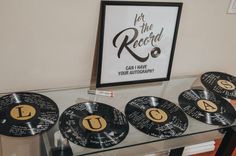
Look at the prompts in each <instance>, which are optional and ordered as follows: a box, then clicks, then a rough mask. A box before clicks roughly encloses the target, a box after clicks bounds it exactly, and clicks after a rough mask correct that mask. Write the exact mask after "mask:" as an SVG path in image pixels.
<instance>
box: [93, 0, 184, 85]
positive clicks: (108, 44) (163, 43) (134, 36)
mask: <svg viewBox="0 0 236 156" xmlns="http://www.w3.org/2000/svg"><path fill="white" fill-rule="evenodd" d="M181 9H182V3H166V2H127V1H102V2H101V21H100V22H101V23H100V24H101V26H100V38H99V52H98V53H99V59H98V69H97V81H96V87H97V88H99V87H108V86H117V85H127V84H137V83H144V82H157V81H164V80H169V78H170V73H171V66H172V60H173V56H174V50H175V44H176V38H177V31H178V26H179V21H180V15H181Z"/></svg>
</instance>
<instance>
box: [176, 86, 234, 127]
mask: <svg viewBox="0 0 236 156" xmlns="http://www.w3.org/2000/svg"><path fill="white" fill-rule="evenodd" d="M179 105H180V107H181V108H182V109H183V110H184V112H185V113H187V114H188V115H190V116H191V117H193V118H194V119H197V120H199V121H201V122H204V123H207V124H212V125H231V124H232V123H233V122H234V119H235V110H234V108H233V106H232V105H231V104H230V103H229V102H228V101H226V100H225V99H224V98H222V97H221V96H219V95H216V94H214V93H213V92H210V91H205V90H197V89H193V90H186V91H184V92H183V93H181V94H180V96H179Z"/></svg>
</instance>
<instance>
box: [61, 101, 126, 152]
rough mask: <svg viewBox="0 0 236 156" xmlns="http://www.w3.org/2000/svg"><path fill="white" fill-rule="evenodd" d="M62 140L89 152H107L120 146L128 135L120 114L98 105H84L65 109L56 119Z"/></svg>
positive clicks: (80, 104)
mask: <svg viewBox="0 0 236 156" xmlns="http://www.w3.org/2000/svg"><path fill="white" fill-rule="evenodd" d="M59 129H60V131H61V133H62V136H63V137H64V138H67V139H68V140H69V141H71V142H73V143H74V144H77V145H80V146H83V147H88V148H107V147H111V146H114V145H116V144H118V143H120V142H121V141H122V140H124V139H125V137H126V135H127V134H128V131H129V125H128V121H127V120H126V118H125V116H124V115H123V113H121V112H120V111H119V110H117V109H116V108H114V107H111V106H109V105H106V104H103V103H99V102H84V103H78V104H75V105H73V106H71V107H69V108H67V109H66V110H65V111H64V112H63V113H62V115H61V117H60V119H59Z"/></svg>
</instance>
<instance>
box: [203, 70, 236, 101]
mask: <svg viewBox="0 0 236 156" xmlns="http://www.w3.org/2000/svg"><path fill="white" fill-rule="evenodd" d="M201 82H202V84H203V85H204V86H205V87H206V89H208V90H210V91H212V92H214V93H216V94H218V95H220V96H223V97H225V98H229V99H236V77H234V76H232V75H229V74H226V73H221V72H207V73H204V74H202V76H201Z"/></svg>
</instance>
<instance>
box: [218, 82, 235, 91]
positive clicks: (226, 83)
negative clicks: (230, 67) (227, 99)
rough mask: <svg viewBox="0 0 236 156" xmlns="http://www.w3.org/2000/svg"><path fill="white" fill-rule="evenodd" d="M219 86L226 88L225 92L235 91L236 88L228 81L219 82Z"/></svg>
mask: <svg viewBox="0 0 236 156" xmlns="http://www.w3.org/2000/svg"><path fill="white" fill-rule="evenodd" d="M217 84H218V85H219V86H220V87H222V88H224V89H225V90H234V89H235V88H236V87H235V85H234V84H233V83H231V82H229V81H227V80H218V81H217Z"/></svg>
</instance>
